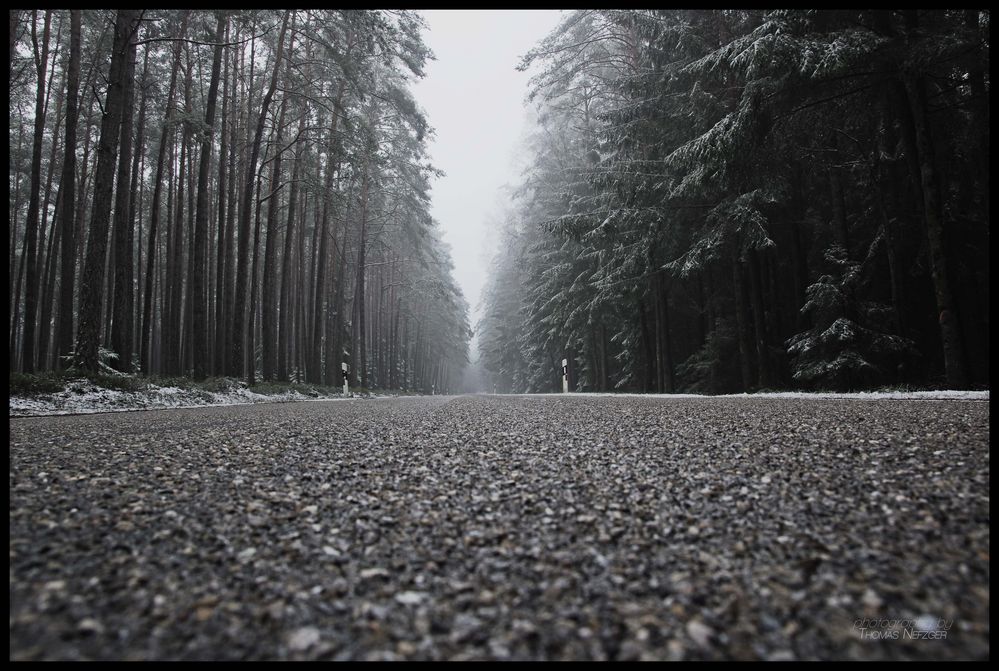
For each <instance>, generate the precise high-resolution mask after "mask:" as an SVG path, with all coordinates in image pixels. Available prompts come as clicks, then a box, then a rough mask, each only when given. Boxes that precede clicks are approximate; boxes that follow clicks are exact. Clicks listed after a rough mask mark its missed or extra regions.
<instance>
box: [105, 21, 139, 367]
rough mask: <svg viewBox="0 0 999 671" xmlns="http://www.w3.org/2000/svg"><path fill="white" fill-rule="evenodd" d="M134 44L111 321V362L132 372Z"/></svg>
mask: <svg viewBox="0 0 999 671" xmlns="http://www.w3.org/2000/svg"><path fill="white" fill-rule="evenodd" d="M135 51H136V49H135V44H134V41H133V43H132V44H131V46H130V47H129V50H128V56H127V57H126V61H125V91H124V102H123V104H122V107H123V109H122V120H121V139H120V140H119V145H120V147H121V150H120V151H119V153H118V185H117V187H116V188H115V207H114V228H113V230H114V235H113V238H114V247H113V252H112V255H113V257H114V295H113V297H112V301H113V302H112V306H111V309H110V310H109V311H110V312H111V313H112V318H111V319H112V323H111V338H110V341H111V349H112V350H114V352H116V353H117V354H118V358H117V359H115V360H113V361H112V365H113V366H114V367H115V368H116V369H118V370H119V371H121V372H123V373H130V372H132V351H131V348H132V333H131V324H132V315H131V314H130V313H129V312H128V308H129V305H130V300H129V298H130V296H131V293H132V284H131V281H130V280H131V276H132V248H131V246H130V245H129V241H130V239H131V237H132V236H131V235H130V231H129V230H128V228H129V227H130V226H131V224H132V214H131V212H130V211H129V205H130V203H129V197H130V196H131V180H132V172H131V171H132V118H133V109H134V99H135V95H134V91H135Z"/></svg>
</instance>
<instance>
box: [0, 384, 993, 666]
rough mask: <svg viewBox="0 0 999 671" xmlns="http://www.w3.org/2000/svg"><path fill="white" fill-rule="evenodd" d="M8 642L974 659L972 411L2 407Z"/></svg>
mask: <svg viewBox="0 0 999 671" xmlns="http://www.w3.org/2000/svg"><path fill="white" fill-rule="evenodd" d="M9 494H10V658H11V659H18V660H19V659H335V660H345V659H367V660H371V659H375V660H377V659H447V660H455V659H538V660H545V659H651V660H664V659H665V660H668V659H969V658H970V659H983V658H988V657H989V403H988V401H926V400H919V401H899V400H883V401H868V400H864V401H857V400H804V399H785V398H755V399H754V398H716V399H712V398H701V399H696V398H695V399H690V398H680V399H661V398H637V397H617V398H608V397H590V398H587V397H578V396H575V397H563V398H560V397H558V396H549V397H531V396H464V397H439V396H438V397H429V398H428V397H424V398H401V399H394V400H358V401H332V402H314V403H285V404H271V405H253V406H236V407H224V408H198V409H190V410H167V411H154V412H134V413H115V414H103V415H84V416H67V417H48V418H23V419H11V421H10V492H9Z"/></svg>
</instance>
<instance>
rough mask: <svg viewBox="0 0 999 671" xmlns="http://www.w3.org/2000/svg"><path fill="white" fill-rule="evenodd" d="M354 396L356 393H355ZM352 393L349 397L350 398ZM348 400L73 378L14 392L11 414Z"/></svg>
mask: <svg viewBox="0 0 999 671" xmlns="http://www.w3.org/2000/svg"><path fill="white" fill-rule="evenodd" d="M350 397H354V396H353V394H352V395H351V396H350ZM350 397H348V398H350ZM315 400H322V401H331V400H344V399H343V396H332V397H330V396H324V397H319V398H316V397H312V396H306V395H304V394H301V393H299V392H297V391H286V392H282V393H278V394H266V395H265V394H258V393H256V392H254V391H251V390H250V389H248V388H246V387H245V386H238V387H233V388H230V389H227V390H225V391H220V392H216V391H205V390H202V389H182V388H180V387H159V386H157V385H153V384H149V385H147V387H146V389H144V390H142V391H122V390H119V389H106V388H103V387H98V386H97V385H95V384H93V383H92V382H90V381H89V380H86V379H80V380H72V381H70V382H69V383H68V384H67V385H66V388H65V389H64V390H63V391H60V392H56V393H52V394H39V395H36V396H11V397H10V403H9V407H10V415H9V416H10V417H33V416H39V415H75V414H91V413H98V412H127V411H129V410H157V409H164V408H197V407H202V406H210V405H211V406H214V405H246V404H249V403H274V402H287V401H315Z"/></svg>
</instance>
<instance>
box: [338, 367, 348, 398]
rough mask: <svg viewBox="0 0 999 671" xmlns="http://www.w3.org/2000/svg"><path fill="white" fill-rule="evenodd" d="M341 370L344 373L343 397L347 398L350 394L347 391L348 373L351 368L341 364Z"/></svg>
mask: <svg viewBox="0 0 999 671" xmlns="http://www.w3.org/2000/svg"><path fill="white" fill-rule="evenodd" d="M340 369H341V370H342V371H343V395H344V396H346V395H347V394H348V393H349V392H348V390H347V373H349V372H350V366H348V365H347V364H346V363H342V364H340Z"/></svg>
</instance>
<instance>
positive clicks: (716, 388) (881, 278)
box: [478, 10, 989, 393]
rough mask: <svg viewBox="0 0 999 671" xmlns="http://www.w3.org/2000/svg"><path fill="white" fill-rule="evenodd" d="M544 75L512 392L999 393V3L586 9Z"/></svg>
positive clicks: (501, 310)
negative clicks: (992, 31) (998, 10)
mask: <svg viewBox="0 0 999 671" xmlns="http://www.w3.org/2000/svg"><path fill="white" fill-rule="evenodd" d="M522 68H524V69H527V68H531V71H532V72H534V76H533V78H532V80H531V92H530V95H531V99H532V101H533V103H534V109H535V110H536V112H537V115H536V119H537V122H536V128H535V132H534V135H533V138H532V141H531V142H530V146H529V148H528V151H529V153H530V156H531V158H530V160H529V162H528V163H529V167H528V168H527V169H526V171H525V173H524V175H523V179H522V181H521V183H520V185H519V187H518V188H517V191H516V195H515V198H514V199H513V205H512V206H511V208H510V210H509V212H508V213H506V216H505V219H506V222H507V223H506V226H505V228H504V230H503V232H502V244H500V245H498V250H499V251H498V253H497V256H496V258H495V262H494V269H493V270H494V274H493V277H492V280H491V285H490V287H489V288H488V291H487V294H486V295H485V296H484V298H483V317H482V319H481V322H480V324H479V327H478V331H479V339H480V340H479V347H480V352H481V358H482V363H483V366H484V368H485V369H486V370H487V371H488V375H489V376H490V377H491V379H490V382H489V385H490V387H494V388H496V389H497V390H499V391H556V390H559V389H560V378H561V373H562V371H561V367H562V365H561V359H562V358H566V359H568V361H569V366H568V368H569V370H568V374H569V383H570V387H571V388H572V389H577V390H582V391H606V390H630V391H644V392H674V391H689V392H703V393H723V392H740V391H753V390H762V389H823V390H857V389H873V388H881V387H906V388H914V387H915V388H918V387H933V388H953V389H967V388H981V387H988V384H989V374H988V370H989V345H988V342H989V12H988V11H987V10H984V11H980V10H904V11H892V10H829V11H824V10H823V11H815V10H776V11H767V10H655V11H651V10H650V11H630V10H628V11H626V10H608V11H596V10H586V11H578V12H573V13H571V14H570V13H567V14H566V16H565V18H564V20H563V21H562V23H561V24H560V26H559V27H558V28H557V29H555V30H554V31H553V32H552V33H551V34H550V35H549V36H548V37H547V38H546V39H545V40H544V41H543V42H542V43H540V44H539V45H538V46H537V47H536V48H535V49H533V50H532V51H531V52H530V53H529V54H527V55H526V57H525V58H524V61H523V63H522Z"/></svg>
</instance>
